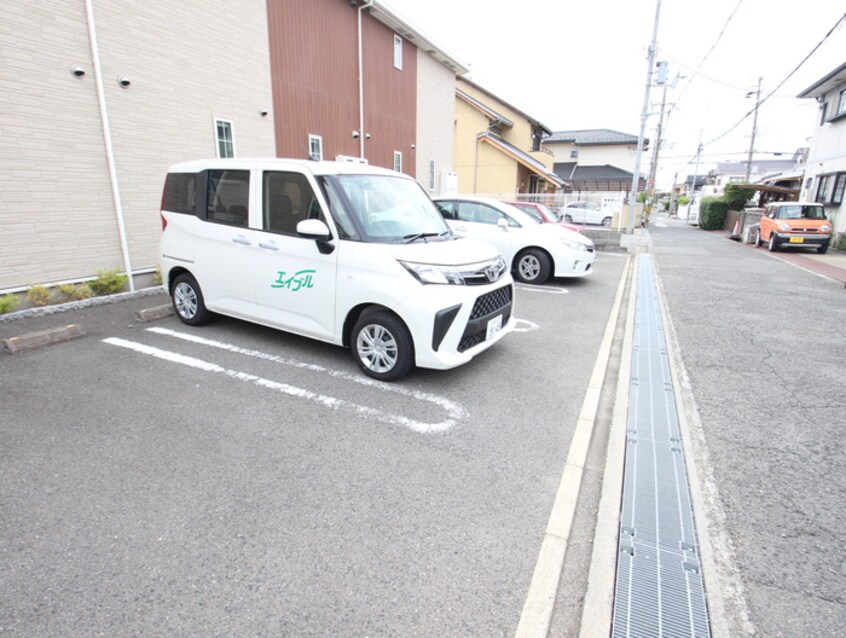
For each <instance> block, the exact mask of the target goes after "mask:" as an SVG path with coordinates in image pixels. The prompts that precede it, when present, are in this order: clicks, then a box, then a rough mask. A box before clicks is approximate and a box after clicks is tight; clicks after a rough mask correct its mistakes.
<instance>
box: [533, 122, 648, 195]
mask: <svg viewBox="0 0 846 638" xmlns="http://www.w3.org/2000/svg"><path fill="white" fill-rule="evenodd" d="M637 139H638V138H637V136H636V135H628V134H626V133H620V132H618V131H613V130H611V129H584V130H578V131H558V132H556V133H552V134H550V135H549V136H548V137H546V138H544V140H543V146H544V148H546V149H549V150H550V151H552V154H553V156H554V158H555V163H554V170H555V173H556V175H558V177H560V178H561V179H562V180H564V183H565V187H564V189H565V191H567V192H586V191H587V192H592V191H600V192H617V193H621V194H622V193H627V192H628V191H629V190H631V187H632V176H633V174H634V169H635V164H636V163H637ZM648 147H649V140H645V141H644V146H643V150H644V151H646V150H647V149H648ZM648 160H649V158H648V157H647V156H646V155H645V154H642V155H641V166H644V162H648ZM644 185H645V178H644V177H643V175H641V176H640V179H639V182H638V190H642V189H643V188H644Z"/></svg>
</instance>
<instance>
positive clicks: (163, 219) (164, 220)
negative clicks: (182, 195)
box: [159, 212, 167, 232]
mask: <svg viewBox="0 0 846 638" xmlns="http://www.w3.org/2000/svg"><path fill="white" fill-rule="evenodd" d="M159 217H161V218H162V232H164V229H165V228H167V217H165V216H164V213H162V212H159Z"/></svg>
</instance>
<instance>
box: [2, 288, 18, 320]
mask: <svg viewBox="0 0 846 638" xmlns="http://www.w3.org/2000/svg"><path fill="white" fill-rule="evenodd" d="M19 302H20V299H18V297H17V295H13V294H12V293H8V294H5V295H3V296H2V297H0V315H5V314H6V313H7V312H12V309H13V308H14V307H15V306H17V305H18V303H19Z"/></svg>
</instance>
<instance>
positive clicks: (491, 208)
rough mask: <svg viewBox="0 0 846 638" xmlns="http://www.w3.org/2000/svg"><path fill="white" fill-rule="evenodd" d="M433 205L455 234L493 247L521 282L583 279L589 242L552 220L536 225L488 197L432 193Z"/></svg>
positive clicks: (591, 254) (592, 255)
mask: <svg viewBox="0 0 846 638" xmlns="http://www.w3.org/2000/svg"><path fill="white" fill-rule="evenodd" d="M434 201H435V205H436V206H437V207H438V209H439V210H440V211H441V214H442V215H443V216H444V219H446V221H447V224H449V227H450V228H451V229H452V230H453V232H454V233H455V234H456V235H459V236H461V237H475V238H476V239H481V240H482V241H485V242H487V243H489V244H491V245H492V246H494V247H495V248H496V249H497V250H499V252H500V253H501V254H502V256H503V257H505V260H506V261H507V262H508V263H509V264H510V265H511V269H512V271H513V272H514V276H515V277H516V278H517V279H518V280H519V281H522V282H525V283H530V284H540V283H543V282H544V281H546V280H547V279H549V277H583V276H584V275H587V274H588V273H589V272H590V269H591V267H592V266H593V262H594V260H595V259H596V253H595V252H594V247H593V242H592V241H591V240H590V239H589V238H588V237H585V236H584V235H582V234H581V233H577V232H575V231H572V230H568V229H566V228H563V227H561V226H559V225H558V224H550V223H541V222H539V221H538V220H537V219H535V218H534V217H532V216H531V215H529V214H527V213H525V212H524V211H522V210H520V209H519V208H516V207H515V206H512V205H510V204H506V203H505V202H501V201H499V200H497V199H493V198H490V197H478V196H475V195H456V196H455V197H435V198H434Z"/></svg>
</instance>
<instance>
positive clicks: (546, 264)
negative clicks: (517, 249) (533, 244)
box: [514, 248, 552, 284]
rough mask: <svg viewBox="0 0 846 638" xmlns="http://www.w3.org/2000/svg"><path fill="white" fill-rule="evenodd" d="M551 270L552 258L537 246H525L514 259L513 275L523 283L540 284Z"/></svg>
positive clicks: (547, 277)
mask: <svg viewBox="0 0 846 638" xmlns="http://www.w3.org/2000/svg"><path fill="white" fill-rule="evenodd" d="M551 272H552V260H551V259H550V258H549V255H547V254H546V253H545V252H543V251H542V250H539V249H537V248H527V249H526V250H524V251H523V252H521V253H520V254H519V255H517V258H516V259H515V260H514V275H515V277H517V279H518V280H519V281H522V282H523V283H524V284H542V283H543V282H545V281H546V280H547V279H549V275H550V273H551Z"/></svg>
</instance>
